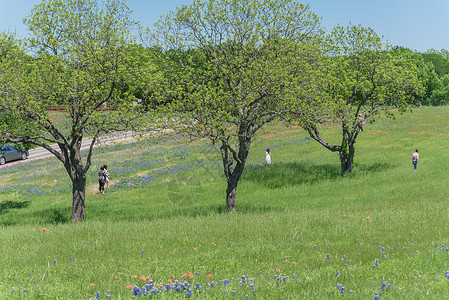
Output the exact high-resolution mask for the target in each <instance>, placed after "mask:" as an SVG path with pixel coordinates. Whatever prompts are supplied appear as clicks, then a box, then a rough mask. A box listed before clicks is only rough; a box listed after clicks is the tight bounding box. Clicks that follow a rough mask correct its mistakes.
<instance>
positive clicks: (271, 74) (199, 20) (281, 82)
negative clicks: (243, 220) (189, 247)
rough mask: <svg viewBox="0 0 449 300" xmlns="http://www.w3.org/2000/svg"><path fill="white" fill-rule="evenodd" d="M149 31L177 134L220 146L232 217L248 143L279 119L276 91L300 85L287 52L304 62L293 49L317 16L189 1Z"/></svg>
mask: <svg viewBox="0 0 449 300" xmlns="http://www.w3.org/2000/svg"><path fill="white" fill-rule="evenodd" d="M156 26H157V32H156V33H155V34H154V35H151V36H149V35H147V41H146V42H147V44H148V45H149V46H150V47H151V49H153V50H155V49H159V50H160V51H155V53H156V55H157V56H158V57H159V58H160V60H161V62H164V65H163V71H164V73H165V78H166V79H167V84H169V86H170V88H169V89H166V91H169V92H170V93H168V95H167V98H170V99H172V103H171V105H170V109H171V112H172V113H174V115H175V116H176V117H177V118H178V119H177V120H178V123H177V124H179V125H181V126H177V129H178V130H180V131H182V132H186V133H188V134H190V135H192V136H195V137H199V138H201V137H205V138H208V139H210V140H211V141H212V143H214V144H215V143H218V144H219V146H220V152H221V157H222V161H223V170H224V174H225V176H226V180H227V190H226V211H227V212H232V211H234V210H235V199H236V190H237V185H238V182H239V179H240V177H241V175H242V173H243V170H244V168H245V163H246V159H247V157H248V153H249V151H250V145H251V140H252V138H253V137H254V135H255V134H256V133H257V131H258V130H259V129H260V128H261V127H262V126H263V125H265V124H267V123H268V122H270V121H272V120H273V119H274V118H275V117H276V116H278V115H279V114H280V110H279V108H280V107H281V106H280V103H279V99H280V94H282V91H283V90H285V89H288V88H290V87H295V88H296V87H298V86H299V83H298V82H300V81H301V80H302V78H303V77H302V76H301V74H299V70H301V68H299V67H298V66H296V65H295V64H296V63H297V62H300V61H301V60H300V59H299V58H294V55H296V56H298V55H301V53H302V56H303V57H304V58H306V57H307V55H306V54H305V52H304V51H299V49H300V48H301V49H307V47H305V46H304V45H305V44H307V43H309V42H310V41H313V39H314V37H315V36H316V35H317V34H319V33H320V30H319V18H318V17H317V16H316V15H315V14H314V13H313V12H311V11H310V9H309V7H308V6H305V5H303V4H299V3H297V2H294V1H291V0H281V1H274V0H263V1H255V0H221V1H209V2H207V3H201V2H200V1H198V0H195V1H194V2H193V4H192V5H189V6H183V7H182V8H179V9H178V10H177V11H176V12H171V13H170V14H168V15H167V16H166V17H165V18H164V19H162V20H161V21H160V22H159V23H158V24H157V25H156ZM294 65H295V66H294ZM305 65H306V64H304V66H305ZM293 66H294V67H293ZM180 117H181V118H182V120H180V119H179V118H180ZM175 125H176V124H175Z"/></svg>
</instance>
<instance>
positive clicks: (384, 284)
mask: <svg viewBox="0 0 449 300" xmlns="http://www.w3.org/2000/svg"><path fill="white" fill-rule="evenodd" d="M386 285H387V283H386V282H385V281H382V286H381V287H380V289H381V291H383V290H384V288H385V286H386Z"/></svg>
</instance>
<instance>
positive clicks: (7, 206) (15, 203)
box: [0, 201, 30, 215]
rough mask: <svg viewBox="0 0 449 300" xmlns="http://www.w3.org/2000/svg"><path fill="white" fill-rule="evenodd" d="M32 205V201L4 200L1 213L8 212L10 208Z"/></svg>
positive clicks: (0, 208) (1, 204)
mask: <svg viewBox="0 0 449 300" xmlns="http://www.w3.org/2000/svg"><path fill="white" fill-rule="evenodd" d="M28 205H30V201H2V202H0V215H1V214H4V213H6V212H7V211H8V210H10V209H20V208H25V207H27V206H28Z"/></svg>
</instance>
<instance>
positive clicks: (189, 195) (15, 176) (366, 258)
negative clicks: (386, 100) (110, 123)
mask: <svg viewBox="0 0 449 300" xmlns="http://www.w3.org/2000/svg"><path fill="white" fill-rule="evenodd" d="M448 113H449V108H447V107H440V108H427V107H425V108H420V109H419V110H416V111H415V112H414V113H413V114H410V113H408V114H404V115H399V116H398V118H397V119H396V120H394V121H388V120H378V122H376V123H374V124H368V125H367V126H366V127H365V131H364V132H363V133H362V134H361V135H360V136H359V139H358V140H357V144H356V157H355V165H354V171H353V173H352V174H350V175H348V176H341V175H340V169H339V161H338V156H337V154H335V153H331V152H329V151H327V150H326V149H324V148H323V147H321V146H320V145H318V143H316V142H313V141H311V140H309V139H307V136H306V134H305V133H304V132H303V131H301V130H300V129H299V128H296V127H288V128H286V127H284V126H283V125H282V124H273V125H270V126H269V127H267V128H265V129H263V130H262V131H261V132H260V134H259V135H258V137H257V139H256V140H255V141H254V143H253V144H252V146H251V147H252V148H251V156H250V158H249V161H248V165H247V170H246V173H245V175H244V176H243V177H242V180H241V182H240V183H239V186H238V189H237V212H236V213H234V214H230V215H228V214H226V213H225V189H226V184H225V180H224V178H223V175H222V168H221V166H220V157H219V154H218V153H216V152H215V150H214V149H213V148H211V147H208V146H205V145H207V143H206V142H204V143H203V142H201V141H195V142H188V141H186V140H184V139H183V138H182V137H179V136H171V137H167V138H163V137H161V138H156V139H154V140H151V141H142V142H138V143H133V144H129V145H116V146H109V147H105V148H103V149H101V150H98V151H96V153H95V155H94V158H93V159H94V166H93V167H92V169H91V170H90V173H89V179H88V188H87V195H88V196H87V201H86V221H85V222H84V223H82V224H72V223H71V221H70V214H71V195H70V182H69V180H68V177H67V175H65V174H64V171H63V169H62V166H61V165H60V164H59V163H58V162H57V161H56V160H54V159H46V160H42V161H36V162H28V163H27V164H25V165H23V166H22V165H21V166H20V167H17V166H12V167H9V168H3V169H0V174H1V176H2V177H1V178H2V180H1V183H0V239H1V241H2V243H1V244H0V253H1V254H2V255H1V256H0V269H2V270H4V272H3V274H2V276H0V298H2V299H4V298H6V299H56V298H59V299H89V298H94V297H95V295H96V292H97V291H100V293H101V297H100V299H104V298H105V297H106V296H107V291H108V290H109V291H110V295H111V296H112V298H113V299H131V298H132V296H133V293H132V288H127V286H129V285H130V286H131V287H132V286H134V285H137V286H139V287H142V286H144V285H145V284H147V283H148V280H145V281H143V280H142V279H141V278H140V277H141V276H149V277H148V278H151V279H152V280H154V282H155V283H157V284H158V283H161V282H163V284H164V286H165V284H167V283H168V282H169V279H173V277H172V276H171V275H174V276H175V278H176V279H179V280H180V281H181V282H184V280H186V281H187V282H188V283H190V285H191V288H192V292H193V294H194V297H195V298H201V299H202V298H206V299H216V298H219V299H221V298H223V299H227V298H230V299H231V298H236V299H244V298H245V296H246V295H248V296H249V298H251V299H281V298H291V299H298V298H300V299H333V298H337V297H342V296H344V297H350V298H355V299H373V298H374V296H375V294H376V293H377V294H379V295H380V297H381V299H406V298H413V299H424V298H426V299H428V298H430V299H437V298H438V299H444V298H447V297H448V296H449V280H448V279H446V278H445V273H446V271H449V254H448V252H447V251H446V247H447V245H446V244H448V243H449V229H448V225H449V224H448V222H449V219H448V215H449V210H448V206H447V202H448V191H447V186H448V183H449V182H448V181H449V180H448V176H447V170H448V167H449V162H448V156H449V155H448V154H447V153H448V152H447V150H446V148H447V143H446V139H447V138H448V136H449V120H448V119H447V118H446V117H445V116H446V115H448ZM328 127H329V128H328V129H327V130H326V132H325V133H324V136H325V137H330V138H332V140H333V142H335V143H338V142H339V139H340V138H339V135H338V134H339V132H338V128H335V127H334V128H332V126H328ZM266 147H270V148H272V160H273V164H272V165H271V166H269V167H261V166H262V162H263V157H264V153H265V150H264V149H265V148H266ZM415 148H419V150H420V161H419V165H418V171H417V173H415V174H413V171H412V170H413V166H412V163H411V159H410V156H411V154H412V153H413V152H414V150H415ZM104 163H107V164H108V165H109V166H110V167H109V170H110V173H111V174H112V176H113V179H112V183H113V185H115V187H114V186H113V187H111V189H110V190H107V191H106V194H104V195H100V194H98V193H97V192H96V188H97V187H96V186H97V183H96V172H97V168H98V166H100V165H102V164H104ZM55 180H56V181H55ZM41 228H45V229H46V230H47V231H46V232H45V231H44V232H40V229H41ZM200 245H201V246H200ZM443 245H444V246H443ZM315 246H316V248H315ZM382 248H383V249H384V250H383V251H382ZM142 251H143V252H142ZM327 255H329V259H328V258H327ZM71 258H73V262H71ZM54 260H56V262H55V263H54ZM376 260H378V262H377V266H376ZM373 266H374V268H373ZM189 272H191V273H192V278H189V275H187V274H188V273H189ZM183 274H186V279H185V278H184V276H183ZM197 274H199V275H197ZM209 274H210V277H207V275H209ZM293 274H295V279H294V280H293V279H292V276H293ZM336 274H339V275H338V276H336ZM244 275H245V276H248V279H249V278H252V279H253V280H254V282H252V281H249V280H248V281H247V282H246V283H243V282H242V286H240V284H239V281H241V278H242V276H244ZM275 275H276V276H278V278H280V280H277V279H275ZM284 277H285V282H284V279H283V278H284ZM225 279H228V280H229V281H230V283H229V284H227V285H226V286H224V285H223V283H222V281H223V280H225ZM220 281H221V284H220V285H219V282H220ZM383 281H385V282H386V285H388V284H391V288H390V289H389V290H387V289H386V287H385V289H384V290H383V291H382V290H381V285H382V282H383ZM211 282H214V283H215V287H210V286H209V285H208V284H210V283H211ZM196 283H199V284H200V285H201V286H202V290H201V292H198V291H197V290H196V289H194V288H195V284H196ZM251 283H253V284H254V292H253V291H252V289H251V287H250V284H251ZM92 284H93V285H92ZM337 285H342V286H344V287H345V294H344V295H341V290H340V288H337ZM36 287H38V288H36ZM13 288H15V291H14V292H13ZM24 289H27V292H26V293H24ZM208 289H209V291H208ZM233 291H234V292H236V295H235V296H234V295H233V294H232V292H233ZM350 291H352V294H350ZM224 292H226V294H225V293H224ZM153 297H155V296H153ZM143 298H149V296H147V297H143ZM158 298H163V299H166V298H185V296H184V294H183V293H176V292H173V291H172V292H170V293H163V294H161V295H160V296H158Z"/></svg>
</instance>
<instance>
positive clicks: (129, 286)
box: [126, 283, 134, 289]
mask: <svg viewBox="0 0 449 300" xmlns="http://www.w3.org/2000/svg"><path fill="white" fill-rule="evenodd" d="M133 286H134V284H132V283H130V284H128V285H127V286H126V288H127V289H129V288H132V287H133Z"/></svg>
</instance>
